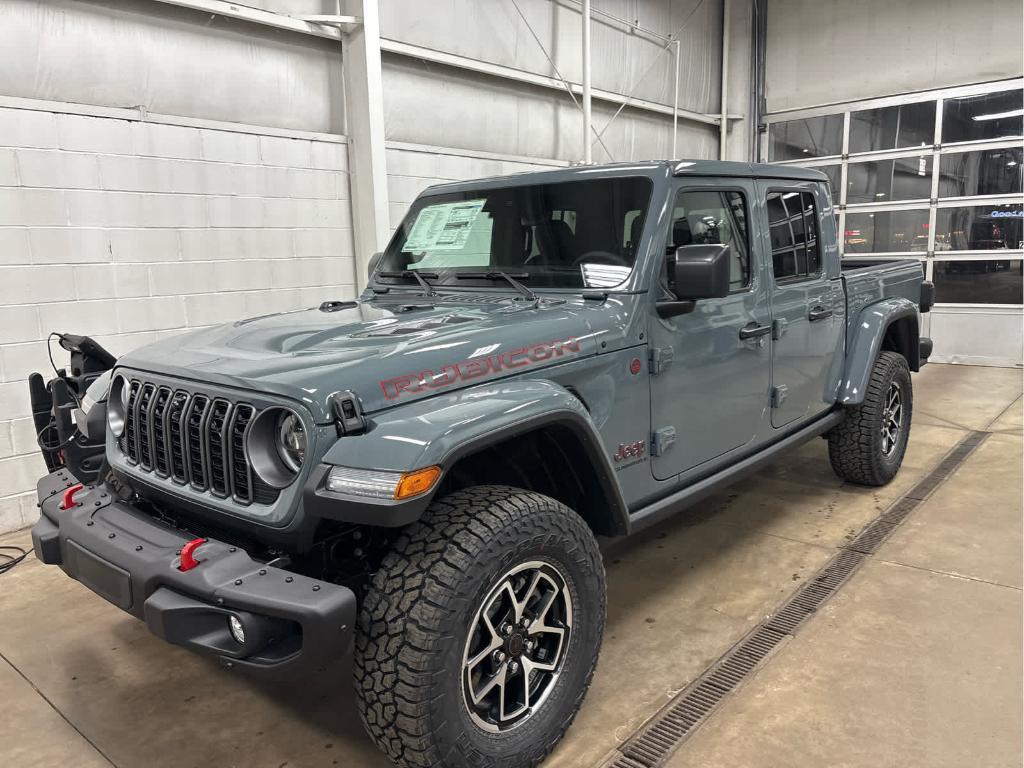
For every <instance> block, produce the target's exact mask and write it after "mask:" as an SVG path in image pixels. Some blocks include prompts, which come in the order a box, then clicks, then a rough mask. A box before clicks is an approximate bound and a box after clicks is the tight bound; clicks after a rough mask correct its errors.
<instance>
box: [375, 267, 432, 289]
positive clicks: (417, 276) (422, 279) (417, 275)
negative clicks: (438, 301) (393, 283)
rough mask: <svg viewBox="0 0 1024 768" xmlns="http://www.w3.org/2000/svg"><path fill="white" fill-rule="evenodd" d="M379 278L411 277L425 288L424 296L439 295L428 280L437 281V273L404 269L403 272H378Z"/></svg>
mask: <svg viewBox="0 0 1024 768" xmlns="http://www.w3.org/2000/svg"><path fill="white" fill-rule="evenodd" d="M377 277H405V278H409V277H411V278H413V279H414V280H415V281H416V282H417V283H419V284H420V287H421V288H423V295H424V296H437V295H438V294H437V291H435V290H434V286H432V285H431V284H430V283H428V282H427V280H426V279H427V278H428V277H429V278H430V279H431V280H437V272H420V271H419V270H418V269H404V270H402V271H401V272H378V273H377Z"/></svg>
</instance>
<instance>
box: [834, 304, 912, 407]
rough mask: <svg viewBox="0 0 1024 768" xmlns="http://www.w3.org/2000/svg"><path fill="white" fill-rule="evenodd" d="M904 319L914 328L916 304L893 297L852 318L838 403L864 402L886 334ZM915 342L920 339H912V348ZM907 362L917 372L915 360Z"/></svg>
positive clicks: (867, 308) (856, 403)
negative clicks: (908, 318) (911, 321)
mask: <svg viewBox="0 0 1024 768" xmlns="http://www.w3.org/2000/svg"><path fill="white" fill-rule="evenodd" d="M907 317H912V318H913V319H914V325H915V326H916V325H917V323H918V315H917V305H916V304H914V302H912V301H910V300H909V299H905V298H903V297H902V296H894V297H892V298H888V299H883V300H882V301H878V302H875V303H874V304H870V305H868V306H866V307H864V309H862V310H861V311H860V313H859V314H858V315H857V317H856V318H855V319H853V321H852V323H851V326H850V328H851V331H852V333H851V338H850V340H849V347H848V348H847V354H846V366H845V368H844V370H843V379H842V384H841V385H840V387H839V398H838V401H839V403H840V404H842V405H859V404H860V403H862V402H864V395H865V393H866V391H867V386H868V382H869V381H870V379H871V370H872V368H873V367H874V364H875V360H876V359H877V358H878V353H879V352H880V351H881V350H882V342H883V341H884V340H885V334H886V331H887V330H888V329H889V326H891V325H892V324H893V323H894V322H896V321H898V320H902V319H904V318H907ZM918 343H919V339H914V344H913V347H914V349H917V348H918V347H917V345H918ZM908 362H910V364H911V367H912V369H913V370H917V363H916V361H914V360H910V361H908Z"/></svg>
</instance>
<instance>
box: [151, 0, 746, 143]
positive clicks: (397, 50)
mask: <svg viewBox="0 0 1024 768" xmlns="http://www.w3.org/2000/svg"><path fill="white" fill-rule="evenodd" d="M154 2H158V3H164V4H165V5H174V6H178V7H180V8H191V9H192V10H195V11H201V12H204V13H209V14H211V15H213V16H222V17H224V18H229V19H236V20H239V21H247V22H249V23H251V24H262V25H263V26H267V27H273V28H275V29H282V30H286V31H289V32H297V33H299V34H303V35H312V36H314V37H322V38H326V39H328V40H338V41H340V40H341V39H342V38H343V37H344V35H345V34H347V33H348V32H350V31H351V30H352V28H354V27H356V26H357V25H359V24H360V23H362V19H361V18H360V17H358V16H288V15H286V14H283V13H275V12H273V11H264V10H261V9H259V8H250V7H249V6H245V5H236V4H235V3H231V2H227V1H226V0H154ZM380 47H381V50H382V51H384V52H386V53H393V54H397V55H399V56H407V57H409V58H414V59H420V60H421V61H429V62H432V63H435V64H443V65H445V66H449V67H454V68H456V69H465V70H468V71H471V72H478V73H480V74H485V75H490V76H491V77H500V78H503V79H505V80H513V81H515V82H520V83H527V84H529V85H536V86H539V87H541V88H548V89H550V90H555V91H564V90H565V85H563V83H562V81H560V80H558V79H557V78H554V77H548V76H546V75H540V74H537V73H535V72H528V71H526V70H521V69H516V68H514V67H506V66H504V65H502V64H492V63H491V62H487V61H480V60H478V59H471V58H468V57H466V56H459V55H458V54H453V53H445V52H443V51H437V50H434V49H432V48H425V47H423V46H419V45H412V44H410V43H402V42H399V41H398V40H387V39H385V38H381V40H380ZM569 85H570V88H571V89H572V91H573V93H575V94H576V95H577V96H582V94H583V89H582V86H581V85H577V84H576V83H570V84H569ZM591 96H592V97H593V98H594V99H596V100H598V101H602V102H605V103H607V104H615V105H617V106H619V105H623V104H625V105H626V106H628V107H629V108H630V109H636V110H639V111H640V112H652V113H655V114H659V115H665V116H667V117H672V116H673V109H672V107H670V106H667V105H665V104H660V103H658V102H654V101H647V100H645V99H637V98H629V97H626V96H623V95H622V94H619V93H614V92H612V91H604V90H601V89H600V88H592V89H591ZM678 115H679V118H680V119H682V120H689V121H690V122H695V123H703V124H704V125H720V124H721V116H720V115H708V114H704V113H701V112H694V111H692V110H688V109H680V110H679V112H678ZM727 117H728V119H730V120H734V119H738V118H739V116H738V115H728V116H727Z"/></svg>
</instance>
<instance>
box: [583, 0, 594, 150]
mask: <svg viewBox="0 0 1024 768" xmlns="http://www.w3.org/2000/svg"><path fill="white" fill-rule="evenodd" d="M582 16H583V162H584V163H586V164H587V165H590V163H592V162H593V161H594V153H593V151H592V145H593V141H594V140H593V139H592V138H591V133H593V128H592V124H593V115H592V113H591V104H590V0H583V14H582Z"/></svg>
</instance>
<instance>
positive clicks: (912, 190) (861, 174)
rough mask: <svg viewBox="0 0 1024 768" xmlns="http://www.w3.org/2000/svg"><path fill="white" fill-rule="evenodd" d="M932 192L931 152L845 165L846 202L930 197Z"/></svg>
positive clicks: (885, 201)
mask: <svg viewBox="0 0 1024 768" xmlns="http://www.w3.org/2000/svg"><path fill="white" fill-rule="evenodd" d="M931 191H932V157H931V155H922V156H920V157H904V158H900V159H899V160H879V161H877V162H872V163H850V164H849V165H847V168H846V202H847V204H850V203H888V202H891V201H893V200H927V199H928V198H929V197H930V195H931Z"/></svg>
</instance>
